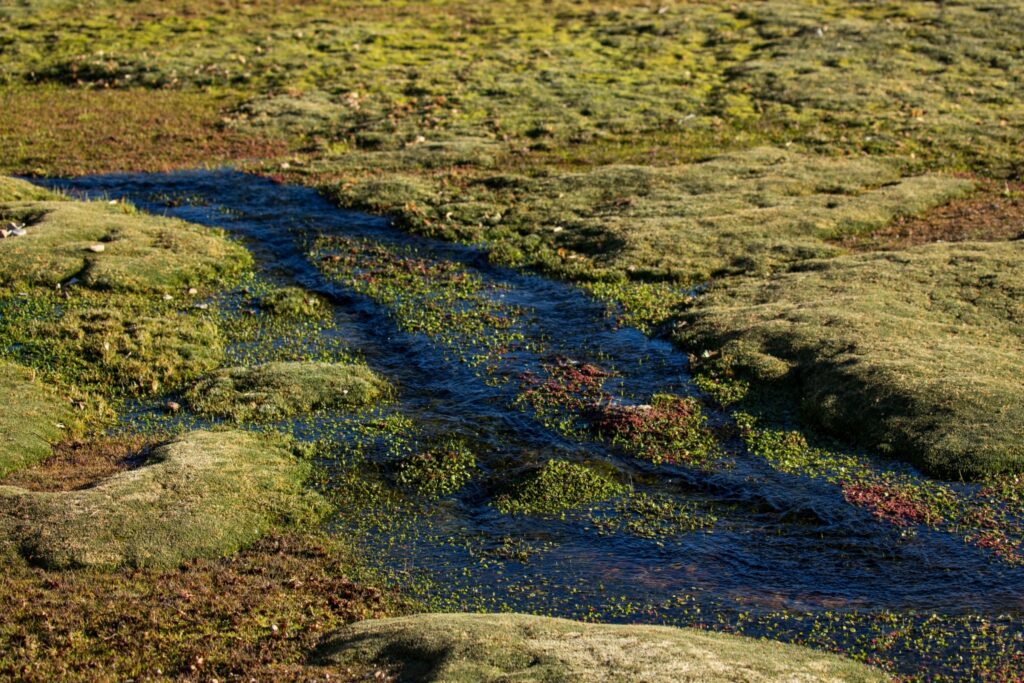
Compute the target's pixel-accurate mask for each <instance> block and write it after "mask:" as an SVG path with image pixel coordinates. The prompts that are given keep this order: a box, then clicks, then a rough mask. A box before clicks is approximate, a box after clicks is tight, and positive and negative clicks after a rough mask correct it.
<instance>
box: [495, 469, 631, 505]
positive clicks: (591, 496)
mask: <svg viewBox="0 0 1024 683" xmlns="http://www.w3.org/2000/svg"><path fill="white" fill-rule="evenodd" d="M625 492H626V487H625V486H623V485H622V484H620V483H619V482H617V481H615V480H614V479H613V478H612V477H610V476H609V475H608V474H606V473H604V472H599V471H598V470H597V469H595V468H593V467H589V466H587V465H581V464H579V463H575V462H570V461H568V460H549V461H548V462H546V463H544V465H543V466H542V467H541V468H540V469H538V470H535V471H533V472H530V473H529V474H527V475H526V476H525V477H523V479H522V480H521V481H519V482H517V483H515V484H514V485H513V486H512V489H511V491H510V492H509V493H506V494H502V495H501V496H499V497H498V498H497V499H496V501H495V507H497V508H498V510H500V511H501V512H504V513H505V514H513V515H515V514H518V515H558V514H564V513H565V512H566V511H567V510H573V509H577V508H582V507H586V506H587V505H594V504H597V503H600V502H603V501H606V500H608V499H609V498H612V497H613V496H617V495H621V494H622V493H625Z"/></svg>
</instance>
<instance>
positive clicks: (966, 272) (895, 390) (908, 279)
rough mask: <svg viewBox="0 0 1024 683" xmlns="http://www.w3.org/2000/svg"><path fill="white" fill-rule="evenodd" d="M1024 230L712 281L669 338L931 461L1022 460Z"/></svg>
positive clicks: (965, 464) (978, 464) (856, 433)
mask: <svg viewBox="0 0 1024 683" xmlns="http://www.w3.org/2000/svg"><path fill="white" fill-rule="evenodd" d="M1022 259H1024V243H1021V242H1009V243H962V244H957V245H948V244H935V245H929V246H926V247H920V248H915V249H912V250H908V251H900V252H886V253H875V254H866V255H855V256H845V257H841V258H836V259H831V260H822V261H812V262H809V263H807V264H805V265H803V266H801V267H800V268H799V269H796V270H794V271H792V272H788V273H785V274H780V275H777V276H774V277H769V278H746V279H741V280H736V281H731V282H728V283H723V285H721V286H719V287H716V288H714V289H713V290H712V291H711V292H709V293H708V294H707V295H706V296H704V297H702V298H701V299H700V300H699V301H698V303H697V306H696V307H695V309H694V310H693V311H691V312H690V313H688V314H687V315H686V316H685V318H684V325H683V326H682V327H681V328H679V332H678V337H679V339H680V340H681V341H682V343H683V344H685V345H687V346H689V347H692V348H695V349H697V350H703V349H716V350H720V351H721V352H722V354H723V357H724V358H725V359H726V360H727V361H728V362H730V363H732V364H733V365H734V366H735V367H736V368H738V369H739V370H741V371H742V372H744V373H746V374H747V376H749V377H752V378H753V379H755V380H758V381H760V382H762V383H764V385H765V386H768V387H774V388H777V389H782V390H785V391H786V392H788V393H791V394H792V395H794V396H795V397H796V398H797V400H799V401H800V404H801V405H802V407H803V414H804V415H805V416H807V417H809V418H810V419H811V420H813V421H814V422H815V423H817V424H818V425H819V426H821V427H823V428H825V429H826V430H828V431H830V432H832V433H835V434H837V435H839V436H841V437H843V438H846V439H853V440H855V441H857V442H860V443H862V444H864V445H867V446H869V447H871V448H873V449H877V450H878V451H881V452H883V453H887V454H890V455H892V456H894V457H897V458H903V459H906V460H909V461H911V462H913V463H915V464H917V465H919V466H920V467H922V468H923V469H925V470H926V471H927V472H929V473H931V474H935V475H941V476H949V477H959V476H964V477H982V476H984V475H987V474H993V473H998V472H1020V471H1024V381H1022V379H1021V378H1022V377H1024V271H1022V269H1021V267H1020V264H1021V262H1022Z"/></svg>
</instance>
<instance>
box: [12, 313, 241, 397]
mask: <svg viewBox="0 0 1024 683" xmlns="http://www.w3.org/2000/svg"><path fill="white" fill-rule="evenodd" d="M119 303H120V304H121V305H120V306H111V305H98V306H88V305H86V306H85V307H83V308H72V309H69V310H67V311H65V312H64V314H63V315H62V316H61V317H60V318H59V319H57V320H31V321H29V322H28V324H27V326H26V328H27V329H26V330H25V332H26V334H25V338H24V339H23V340H22V344H23V345H26V348H27V345H31V352H32V354H33V355H35V356H36V357H37V358H40V359H44V358H49V359H52V361H53V364H54V365H56V366H57V367H58V368H59V369H60V371H61V372H62V373H64V374H65V376H67V377H69V378H71V379H72V380H74V381H75V382H76V383H77V384H79V385H80V386H84V387H97V388H101V389H102V390H103V391H105V392H106V391H110V390H115V391H118V392H125V393H127V394H131V395H146V394H150V393H155V392H157V391H159V390H161V389H165V388H167V387H174V386H180V385H181V384H182V383H183V382H187V381H189V380H192V379H195V378H197V377H199V376H200V375H202V374H204V373H207V372H210V371H211V370H213V369H214V368H216V367H217V365H218V364H219V363H220V361H221V359H222V358H223V356H224V339H223V335H222V334H221V332H220V330H219V328H218V326H217V324H216V323H215V322H214V321H213V320H211V319H208V318H206V317H203V316H199V315H193V314H191V313H180V312H178V311H174V310H165V311H160V310H154V309H153V307H151V306H148V305H146V304H145V302H135V301H132V300H130V299H125V298H122V299H120V301H119ZM139 304H141V305H139Z"/></svg>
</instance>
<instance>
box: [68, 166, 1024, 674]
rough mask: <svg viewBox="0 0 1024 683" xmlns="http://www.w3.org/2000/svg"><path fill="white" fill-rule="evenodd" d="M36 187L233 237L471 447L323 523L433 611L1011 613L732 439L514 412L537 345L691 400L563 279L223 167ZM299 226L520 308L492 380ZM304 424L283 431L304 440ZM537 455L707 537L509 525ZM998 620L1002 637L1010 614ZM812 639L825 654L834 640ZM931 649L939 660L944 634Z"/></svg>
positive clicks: (934, 667)
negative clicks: (510, 501) (604, 437)
mask: <svg viewBox="0 0 1024 683" xmlns="http://www.w3.org/2000/svg"><path fill="white" fill-rule="evenodd" d="M50 185H51V186H56V187H59V188H61V189H64V190H66V191H69V192H73V193H76V194H82V195H87V196H90V197H99V196H102V197H110V198H126V199H128V200H130V201H132V202H133V203H134V204H136V205H137V206H139V207H140V208H142V209H145V210H147V211H150V212H153V213H158V214H166V215H172V216H176V217H179V218H183V219H186V220H189V221H192V222H195V223H200V224H205V225H211V226H218V227H221V228H224V229H225V230H227V231H228V232H229V233H230V234H232V235H235V236H237V237H238V238H240V239H242V240H244V242H245V244H246V245H247V246H248V247H249V248H250V249H251V250H252V251H253V253H254V255H255V257H256V260H257V267H258V269H259V270H260V272H261V273H262V274H263V275H264V276H265V277H267V278H269V279H271V280H273V281H275V282H280V283H288V282H295V283H298V284H300V285H302V286H303V287H306V288H308V289H311V290H314V291H317V292H320V293H322V294H325V295H327V296H328V297H329V298H330V300H331V301H332V302H333V305H334V316H333V325H328V326H327V327H326V328H325V329H324V330H323V331H322V332H321V333H322V334H324V335H326V336H330V337H337V338H340V339H342V340H344V341H345V343H346V345H347V346H348V347H351V348H352V349H354V350H356V351H358V352H359V353H361V354H362V355H363V356H364V357H365V359H366V360H367V362H368V363H369V364H370V365H371V366H372V367H373V368H374V369H375V370H377V371H379V372H380V373H381V374H383V375H384V376H386V377H388V378H389V379H390V380H391V381H392V382H394V383H395V384H396V385H397V386H398V387H399V399H398V402H397V405H396V406H394V407H393V408H392V410H396V411H400V412H401V413H402V414H404V415H406V416H408V417H410V418H412V419H413V420H414V421H415V422H416V423H417V425H418V428H419V429H420V430H421V431H422V432H424V433H432V434H447V433H455V434H460V435H463V436H464V437H465V438H467V439H468V440H469V441H470V442H471V443H472V444H473V445H474V448H475V450H476V451H477V453H478V457H479V462H480V465H481V468H482V470H483V475H482V476H481V477H479V478H478V479H477V480H476V481H475V482H474V483H472V484H471V485H469V486H467V487H466V488H465V489H464V490H462V491H461V492H460V493H458V494H456V495H454V496H451V497H449V498H446V499H444V500H443V501H440V502H438V503H422V502H420V503H411V504H410V506H408V507H404V508H402V509H403V511H404V514H403V517H402V519H400V520H393V521H391V522H389V523H386V524H385V523H380V524H378V523H376V521H375V520H376V518H374V517H373V515H364V514H362V513H359V514H356V515H352V516H346V515H345V514H342V515H340V516H339V518H338V519H337V520H335V521H334V522H333V523H332V524H333V528H334V529H335V530H336V531H337V532H338V533H344V534H352V535H356V536H358V537H359V538H360V539H361V540H362V542H363V543H364V544H366V546H367V553H368V556H369V557H370V559H371V561H372V562H373V563H375V564H377V565H378V566H380V567H381V568H382V569H384V570H386V571H388V572H389V573H391V574H392V575H394V576H395V578H396V579H397V580H400V581H401V582H402V583H403V586H404V587H406V590H407V592H409V593H411V594H413V595H419V596H421V597H424V598H425V599H426V600H428V601H430V602H432V603H433V604H434V605H435V606H437V607H442V608H450V609H515V610H517V611H534V612H542V613H551V614H558V615H563V616H573V617H588V616H589V617H596V618H602V619H607V620H618V621H643V622H657V623H662V622H664V623H681V624H694V623H697V624H707V625H712V626H715V627H717V628H739V629H741V630H743V631H745V632H748V633H755V634H756V633H762V632H769V631H772V630H773V628H778V629H779V631H778V632H779V633H781V634H782V635H784V636H787V637H790V638H801V637H802V635H806V633H807V632H808V629H812V628H813V627H812V624H813V623H814V620H815V615H816V614H829V615H831V614H833V613H835V612H843V611H848V610H853V609H857V610H861V611H864V610H866V611H878V610H892V611H904V612H906V611H910V612H913V613H915V614H917V613H920V614H928V613H933V612H934V613H939V614H947V615H953V614H965V613H969V614H975V615H991V616H993V617H995V616H996V615H1007V614H1009V615H1018V616H1019V615H1020V614H1021V613H1022V612H1024V569H1022V568H1020V567H1016V566H1012V565H1009V564H1006V563H1004V562H1001V561H999V560H998V559H997V558H995V557H994V556H993V555H992V554H991V553H990V552H987V551H985V550H983V549H979V548H977V547H976V546H974V545H969V544H965V543H964V542H963V541H962V539H961V538H958V537H957V536H956V535H955V534H950V533H945V532H940V531H933V530H929V529H927V528H923V527H922V528H916V529H913V530H912V533H908V532H907V531H905V530H903V529H900V528H899V527H896V526H894V525H892V524H888V523H885V522H880V521H878V520H876V519H874V518H873V517H872V516H871V514H870V513H869V512H868V511H866V510H864V509H861V508H857V507H853V506H851V505H849V504H848V503H846V502H845V501H844V499H843V497H842V495H841V493H840V492H839V490H838V489H837V488H836V487H835V486H833V485H829V484H827V483H825V482H821V481H815V480H811V479H808V478H806V477H799V476H793V475H787V474H784V473H781V472H778V471H775V470H773V469H772V468H771V467H769V466H767V465H766V463H765V462H764V461H763V460H762V459H760V458H757V457H754V456H752V455H748V454H746V453H744V452H743V451H742V449H740V448H738V447H735V448H733V450H732V452H731V455H730V457H729V461H728V463H727V464H728V466H727V467H721V468H717V469H716V470H715V471H713V472H704V471H700V470H696V469H687V468H684V467H670V466H662V467H655V466H653V465H650V464H647V463H642V462H638V461H636V460H634V459H631V458H628V457H625V456H623V455H622V454H621V453H620V452H618V451H616V450H615V449H612V448H609V447H608V446H606V445H605V444H602V443H597V442H593V441H588V440H579V439H575V438H571V437H569V436H566V435H565V434H563V433H561V432H559V431H557V430H553V429H550V428H548V427H546V426H545V425H544V424H543V423H541V422H540V421H538V420H537V419H535V418H534V416H533V415H531V414H530V413H529V412H527V411H525V410H522V409H519V408H517V407H515V406H514V405H513V403H514V400H515V398H516V395H517V393H518V392H519V391H520V389H521V387H520V385H519V384H518V383H517V382H516V381H514V380H512V381H505V380H502V381H494V377H496V376H498V377H503V378H508V377H513V378H514V377H516V376H517V375H518V374H520V373H522V372H524V371H527V370H536V369H537V368H538V367H539V365H540V363H541V361H542V360H543V359H545V358H550V357H552V356H554V355H562V356H567V357H571V358H573V359H576V360H579V361H590V362H595V363H598V364H600V365H601V366H602V367H604V368H610V369H614V370H615V372H616V377H615V378H613V380H611V381H610V382H609V384H608V385H607V388H609V389H611V390H612V391H613V393H615V394H616V396H617V397H618V399H619V400H620V401H621V402H623V403H632V402H636V403H643V402H646V401H647V400H648V399H649V397H650V396H651V395H652V394H653V393H656V392H671V393H677V394H693V393H695V392H696V390H695V389H694V387H693V386H692V384H691V382H690V377H689V374H688V361H687V357H686V356H685V354H683V353H681V352H679V351H677V350H676V349H674V348H673V347H672V346H671V345H670V344H669V343H667V342H665V341H661V340H652V339H649V338H648V337H646V336H644V335H643V334H641V333H639V332H637V331H636V330H632V329H628V328H627V329H621V328H618V327H616V325H615V324H614V321H613V320H612V319H610V318H609V317H608V316H607V314H606V311H605V307H604V305H603V304H601V303H598V302H595V301H594V300H592V299H591V298H589V297H588V296H587V295H585V294H584V293H582V292H580V291H579V290H577V289H575V288H573V287H571V286H568V285H565V284H562V283H558V282H552V281H550V280H546V279H543V278H540V277H536V276H532V275H526V274H521V273H517V272H514V271H510V270H507V269H503V268H497V267H494V266H492V265H490V264H489V263H488V262H487V260H486V258H485V256H484V255H483V254H482V253H481V252H480V251H479V250H477V249H474V248H472V247H467V246H460V245H452V244H448V243H442V242H436V241H430V240H426V239H421V238H415V237H411V236H409V235H407V234H405V233H402V232H400V231H398V230H396V229H393V228H392V227H390V225H389V223H388V221H387V220H385V219H382V218H376V217H372V216H367V215H364V214H359V213H353V212H346V211H341V210H338V209H337V208H335V207H334V206H332V205H331V204H330V203H329V202H327V201H326V200H324V199H323V198H322V197H320V196H319V195H318V194H317V193H316V192H315V191H312V190H309V189H306V188H300V187H293V186H285V185H279V184H275V183H273V182H271V181H269V180H266V179H262V178H258V177H253V176H248V175H243V174H239V173H234V172H230V171H214V172H206V171H203V172H187V173H176V174H169V175H110V176H102V177H87V178H80V179H75V180H72V181H54V182H52V183H50ZM183 198H184V199H183ZM316 235H342V236H347V237H354V238H359V239H362V240H368V241H370V242H374V243H382V244H385V245H389V246H393V247H396V248H400V249H411V250H415V252H416V254H417V256H419V257H422V258H428V259H433V260H440V261H444V260H449V261H457V262H459V263H461V264H463V265H465V267H466V268H467V269H468V271H469V272H471V273H473V274H475V275H476V276H479V277H480V278H482V280H483V281H484V282H485V283H486V284H487V285H488V289H487V291H488V292H490V293H491V294H490V295H492V296H495V297H500V298H501V300H502V302H503V303H505V304H508V305H510V306H517V307H520V308H521V309H523V310H524V312H525V313H524V315H523V316H522V320H521V321H520V322H519V323H518V327H517V329H519V330H520V331H521V332H522V333H523V334H524V335H525V337H526V340H527V341H528V342H530V343H529V344H527V345H526V346H525V347H524V348H522V349H519V350H517V351H515V352H513V353H509V354H507V355H505V356H504V357H503V358H502V359H501V360H500V362H498V363H496V364H495V367H496V368H497V370H498V371H499V372H497V374H494V373H492V374H491V375H488V374H487V372H485V371H483V370H482V369H481V368H480V367H474V366H472V365H470V364H467V363H465V362H462V361H461V360H460V359H459V358H458V354H455V353H452V349H451V348H448V347H445V346H444V345H442V344H439V343H438V342H437V341H436V340H435V339H433V338H431V337H428V336H426V335H422V334H413V333H409V332H405V331H403V330H402V329H401V328H400V327H399V326H398V325H397V324H396V322H395V319H394V317H393V316H392V315H391V314H390V313H389V311H388V310H387V309H386V308H384V307H382V306H380V305H378V304H376V303H374V302H373V301H372V300H370V299H369V298H367V297H365V296H363V295H360V294H358V293H356V292H355V291H353V290H351V289H349V288H347V287H346V286H344V284H339V283H337V282H333V281H331V280H330V279H329V278H326V277H325V276H324V275H323V274H322V273H321V271H320V269H319V268H318V267H317V265H316V263H314V262H313V261H312V260H311V259H310V258H309V257H308V256H307V252H308V250H309V247H310V244H311V241H312V237H314V236H316ZM491 369H494V368H493V367H492V368H491ZM727 419H728V418H727V416H725V415H712V420H718V421H724V420H727ZM314 427H315V426H312V427H311V426H309V425H297V428H298V429H299V431H302V430H305V429H310V430H311V433H312V432H315V431H316V430H315V428H314ZM346 438H347V437H346ZM733 446H735V445H734V444H733ZM371 457H372V455H371ZM550 457H561V458H569V459H575V460H580V461H601V462H604V463H608V464H610V465H611V466H612V467H614V469H615V470H616V471H618V472H619V473H620V476H621V477H622V479H623V480H626V481H629V482H631V483H632V485H633V486H634V487H635V489H636V490H638V491H647V492H653V493H658V494H664V495H670V496H673V497H677V498H679V499H681V500H685V501H687V502H691V503H695V504H696V505H697V506H698V508H699V509H700V510H704V511H707V512H708V513H709V514H714V515H715V517H717V521H716V522H715V523H714V525H713V526H712V527H711V528H710V529H708V530H699V531H694V532H690V533H685V534H680V535H677V536H674V537H660V538H655V539H649V538H642V537H639V536H637V535H633V534H629V533H623V532H616V533H611V534H599V533H597V531H596V530H595V528H594V517H595V515H596V516H597V517H598V518H600V517H601V516H606V515H610V514H613V510H612V509H611V507H610V506H608V505H606V506H604V508H601V509H598V510H597V511H596V512H586V513H584V512H581V513H578V514H577V513H570V514H568V515H567V516H566V517H565V518H564V519H562V518H542V517H533V516H508V515H503V514H500V513H499V512H497V511H496V510H495V509H494V508H493V506H492V505H491V501H492V495H491V494H492V493H493V491H494V488H495V486H498V485H500V483H501V481H502V480H503V479H504V478H505V477H506V476H508V474H509V473H511V472H515V471H516V470H517V468H521V467H522V466H523V465H526V464H530V463H536V462H542V461H543V460H545V459H547V458H550ZM410 511H412V513H410ZM510 546H511V547H514V548H516V549H519V550H524V549H525V550H526V551H527V555H528V557H522V556H519V554H518V553H513V555H514V557H512V558H511V559H510V558H509V557H508V553H506V552H504V550H507V549H508V548H509V547H510ZM780 614H782V615H785V614H792V615H794V616H793V621H792V623H789V622H788V621H787V622H786V625H785V627H784V628H783V627H779V626H778V624H779V623H781V622H782V621H786V618H785V617H780V616H779V615H780ZM751 615H753V616H751ZM758 615H763V616H764V620H759V619H758ZM1011 619H1012V621H1011V622H1010V623H1011V625H1012V628H1014V629H1017V630H1018V631H1019V628H1018V619H1017V618H1015V617H1011ZM772 624H774V625H776V626H774V627H773V626H771V625H772ZM829 643H831V644H832V645H833V646H842V641H841V639H840V637H836V638H833V640H832V641H829ZM949 647H950V650H949V652H951V653H952V652H957V651H958V650H957V648H958V647H959V644H958V643H956V642H953V643H951V645H950V646H949ZM894 664H895V665H896V666H898V667H899V668H901V669H903V670H905V671H908V672H911V671H918V670H919V667H921V666H924V667H925V669H926V670H931V671H944V670H945V665H944V664H943V663H942V662H941V661H934V660H925V659H922V658H921V657H920V656H918V655H916V654H915V653H913V652H905V653H901V654H900V655H899V656H898V657H896V658H895V661H894Z"/></svg>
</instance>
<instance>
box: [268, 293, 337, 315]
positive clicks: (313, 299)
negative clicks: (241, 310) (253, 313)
mask: <svg viewBox="0 0 1024 683" xmlns="http://www.w3.org/2000/svg"><path fill="white" fill-rule="evenodd" d="M259 306H260V309H261V310H263V311H264V312H266V313H269V314H270V315H276V316H282V317H286V318H321V317H324V316H325V315H327V314H328V311H329V309H328V306H327V304H326V302H325V301H324V299H323V297H321V296H320V295H319V294H314V293H313V292H310V291H308V290H305V289H302V288H301V287H281V288H280V289H275V290H273V291H270V292H267V293H266V294H264V295H263V296H262V297H260V299H259Z"/></svg>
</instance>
